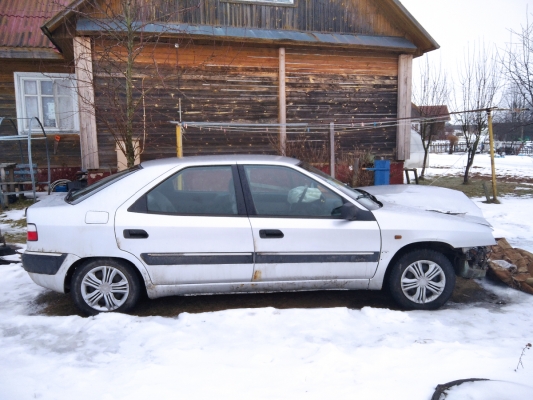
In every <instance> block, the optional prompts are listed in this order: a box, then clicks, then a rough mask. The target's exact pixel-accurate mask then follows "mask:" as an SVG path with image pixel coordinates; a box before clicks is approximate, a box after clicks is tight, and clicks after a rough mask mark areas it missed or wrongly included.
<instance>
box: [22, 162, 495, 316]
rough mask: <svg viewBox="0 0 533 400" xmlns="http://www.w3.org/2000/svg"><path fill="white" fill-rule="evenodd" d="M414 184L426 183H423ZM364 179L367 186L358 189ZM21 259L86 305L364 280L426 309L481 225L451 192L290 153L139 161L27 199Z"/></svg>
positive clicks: (481, 259) (485, 238)
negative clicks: (373, 178) (342, 171)
mask: <svg viewBox="0 0 533 400" xmlns="http://www.w3.org/2000/svg"><path fill="white" fill-rule="evenodd" d="M424 189H425V190H424ZM372 192H373V193H374V194H375V196H374V195H372V194H371V193H372ZM27 220H28V242H27V250H26V252H25V253H24V255H23V257H22V261H23V266H24V268H25V269H26V271H27V272H28V273H29V275H30V276H31V278H32V279H33V280H34V282H35V283H37V284H38V285H41V286H43V287H46V288H49V289H52V290H55V291H57V292H61V293H69V292H70V293H71V295H72V298H73V300H74V302H75V303H76V305H77V306H78V307H79V308H80V309H81V310H82V311H83V312H84V313H86V314H96V313H98V312H103V311H104V312H105V311H121V312H124V311H128V310H130V309H131V308H132V307H134V305H135V304H136V303H137V301H138V300H139V298H140V296H141V294H142V293H143V292H145V293H146V294H147V295H148V297H150V298H157V297H162V296H170V295H191V294H213V293H242V292H276V291H297V290H323V289H344V290H346V289H350V290H351V289H371V290H379V289H382V288H383V287H384V286H386V287H388V288H389V289H390V292H391V294H392V296H393V298H394V299H395V300H396V301H397V302H398V303H399V304H400V305H401V306H403V307H405V308H408V309H436V308H438V307H440V306H442V305H443V304H444V303H445V302H446V301H447V300H448V299H449V298H450V296H451V294H452V292H453V289H454V285H455V275H456V274H460V275H463V276H470V277H472V276H476V275H483V272H484V269H485V268H486V253H487V248H486V246H489V245H493V244H494V243H495V242H494V239H493V235H492V229H491V227H490V225H489V223H488V222H487V221H486V220H485V219H484V218H483V215H482V214H481V211H480V210H479V208H478V207H477V206H476V205H475V204H474V203H472V202H471V201H470V200H469V199H468V198H467V197H466V196H464V195H463V194H462V193H460V192H456V191H452V190H448V189H440V188H432V187H418V186H417V187H415V186H413V185H410V186H409V185H394V186H381V187H369V188H365V189H364V190H357V189H351V188H349V187H348V186H346V185H344V184H342V183H341V182H339V181H336V180H334V179H332V178H331V177H330V176H328V175H326V174H324V173H322V172H321V171H319V170H317V169H315V168H313V167H311V166H309V165H307V164H306V163H303V162H300V161H298V160H295V159H291V158H285V157H277V156H204V157H184V158H174V159H165V160H157V161H148V162H144V163H142V164H140V165H139V166H137V167H134V168H132V169H129V170H126V171H122V172H119V173H117V174H115V175H112V176H110V177H108V178H105V179H103V180H101V181H99V182H97V183H95V184H93V185H91V186H88V187H86V188H84V189H81V190H79V191H76V192H71V193H69V194H68V195H66V196H65V195H64V194H54V195H51V196H49V197H47V198H45V199H43V200H41V201H40V202H38V203H36V204H34V205H32V206H31V207H29V208H28V210H27Z"/></svg>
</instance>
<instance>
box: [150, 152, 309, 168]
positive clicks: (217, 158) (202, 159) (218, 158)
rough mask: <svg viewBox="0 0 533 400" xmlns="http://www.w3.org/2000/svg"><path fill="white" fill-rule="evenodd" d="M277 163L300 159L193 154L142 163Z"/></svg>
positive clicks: (251, 155) (293, 163)
mask: <svg viewBox="0 0 533 400" xmlns="http://www.w3.org/2000/svg"><path fill="white" fill-rule="evenodd" d="M228 162H229V163H239V164H240V163H276V164H289V165H296V164H299V163H300V161H299V160H297V159H295V158H290V157H283V156H271V155H263V154H224V155H211V156H193V157H181V158H178V157H172V158H163V159H160V160H151V161H144V162H142V163H141V165H142V166H143V167H151V166H169V167H172V166H177V165H180V164H188V165H191V164H192V165H194V164H198V165H201V164H205V163H228Z"/></svg>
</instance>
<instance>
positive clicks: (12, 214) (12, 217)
mask: <svg viewBox="0 0 533 400" xmlns="http://www.w3.org/2000/svg"><path fill="white" fill-rule="evenodd" d="M23 218H24V210H8V211H3V212H2V211H1V210H0V232H2V233H13V232H23V231H24V230H25V228H20V227H14V226H12V225H11V224H9V223H8V222H6V221H18V220H21V219H23Z"/></svg>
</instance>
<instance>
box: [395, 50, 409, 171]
mask: <svg viewBox="0 0 533 400" xmlns="http://www.w3.org/2000/svg"><path fill="white" fill-rule="evenodd" d="M412 79H413V56H412V55H411V54H401V55H400V57H399V59H398V127H397V130H396V150H397V151H396V159H397V160H398V161H403V160H408V159H409V157H410V156H411V120H410V119H408V118H411V85H412Z"/></svg>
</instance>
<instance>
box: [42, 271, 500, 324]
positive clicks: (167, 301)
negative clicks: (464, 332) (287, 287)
mask: <svg viewBox="0 0 533 400" xmlns="http://www.w3.org/2000/svg"><path fill="white" fill-rule="evenodd" d="M454 303H455V304H479V303H482V304H484V305H485V306H487V307H493V306H495V307H497V306H498V305H500V304H504V302H503V301H502V300H501V299H499V298H497V297H496V296H494V295H493V294H491V293H489V292H487V291H485V290H484V289H483V288H481V287H480V286H479V284H478V283H477V282H476V281H474V280H467V279H463V278H459V277H458V278H457V284H456V287H455V291H454V293H453V296H452V299H451V302H450V303H448V304H447V305H446V306H445V308H446V307H453V306H454ZM35 305H36V306H37V307H36V314H38V315H48V316H68V315H81V314H79V312H78V310H77V309H76V307H75V306H74V303H73V302H72V300H71V298H70V296H69V295H64V294H60V293H55V292H52V291H46V292H45V293H43V294H42V295H40V296H38V297H37V299H36V301H35ZM264 307H273V308H278V309H286V308H335V307H346V308H350V309H356V310H358V309H361V308H363V307H375V308H387V309H391V310H399V308H398V306H397V305H396V304H395V303H394V302H393V300H392V299H391V298H390V296H389V295H388V294H387V293H386V292H385V291H365V290H358V291H344V290H342V291H341V290H329V291H328V290H322V291H316V292H292V293H258V294H227V295H212V296H175V297H164V298H160V299H155V300H149V299H143V300H142V301H141V303H140V304H139V305H138V306H137V307H136V309H135V310H134V312H132V313H131V314H132V315H137V316H141V317H146V316H162V317H175V316H178V315H179V314H181V313H183V312H187V313H203V312H212V311H221V310H230V309H236V308H264Z"/></svg>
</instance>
